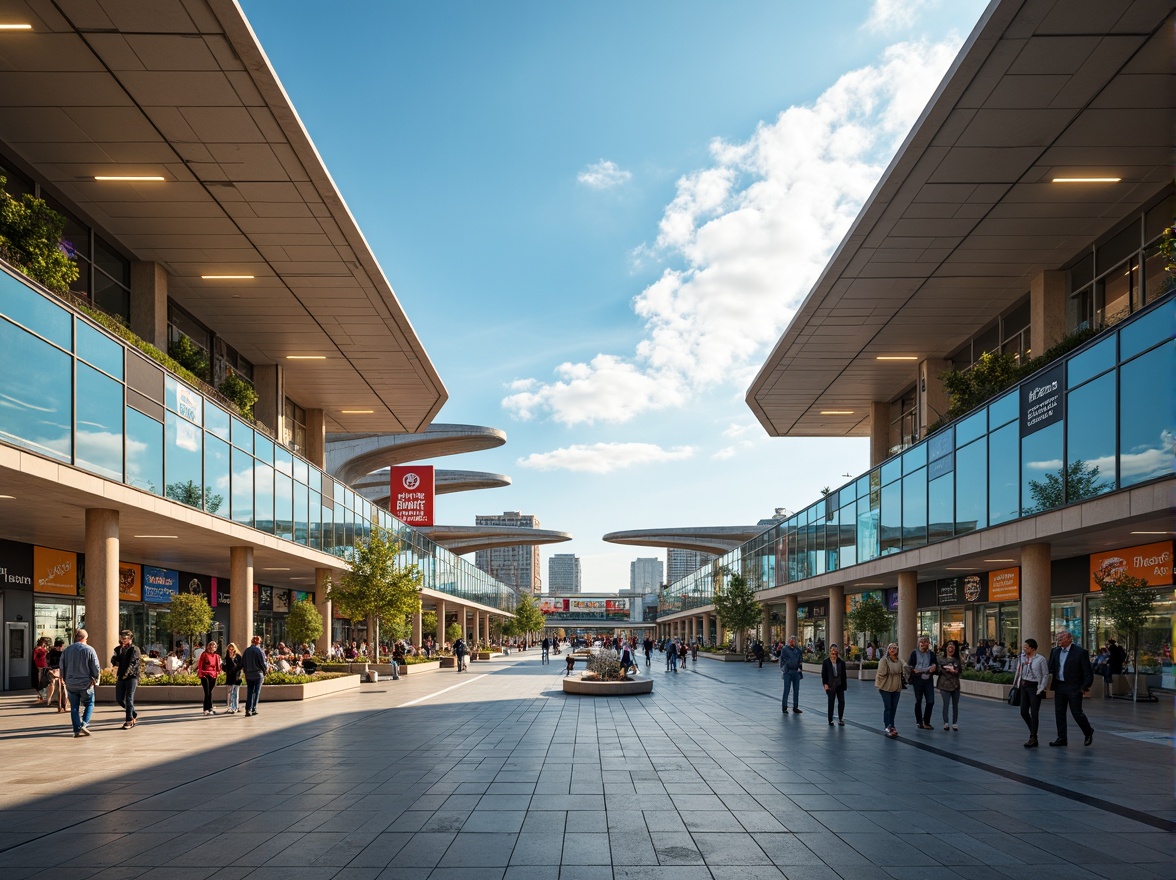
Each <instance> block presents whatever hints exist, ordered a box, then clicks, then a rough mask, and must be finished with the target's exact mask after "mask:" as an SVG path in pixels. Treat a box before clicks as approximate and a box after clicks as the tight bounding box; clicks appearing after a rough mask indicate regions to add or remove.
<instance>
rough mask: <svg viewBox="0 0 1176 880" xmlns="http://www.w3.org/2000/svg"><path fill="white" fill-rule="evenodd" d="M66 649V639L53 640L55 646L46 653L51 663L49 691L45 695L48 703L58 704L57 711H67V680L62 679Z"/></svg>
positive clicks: (48, 661)
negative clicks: (62, 657)
mask: <svg viewBox="0 0 1176 880" xmlns="http://www.w3.org/2000/svg"><path fill="white" fill-rule="evenodd" d="M64 650H65V639H63V638H60V637H59V638H56V639H54V640H53V647H52V648H50V649H49V653H48V655H46V662H47V663H48V664H49V693H48V694H47V695H46V697H45V702H46V704H47V705H50V706H52V705H53V704H54V703H56V704H57V711H58V712H59V713H60V712H64V711H65V682H63V681H62V680H61V654H62V652H63V651H64Z"/></svg>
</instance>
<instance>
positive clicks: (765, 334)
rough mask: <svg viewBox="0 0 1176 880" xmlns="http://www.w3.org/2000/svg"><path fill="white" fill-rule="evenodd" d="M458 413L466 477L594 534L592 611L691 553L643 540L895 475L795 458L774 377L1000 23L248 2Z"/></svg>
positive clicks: (855, 14) (671, 0)
mask: <svg viewBox="0 0 1176 880" xmlns="http://www.w3.org/2000/svg"><path fill="white" fill-rule="evenodd" d="M242 5H243V7H244V9H245V12H246V15H247V16H248V18H249V20H250V22H251V23H252V24H253V27H254V29H255V30H256V32H257V34H258V37H259V38H260V41H261V44H262V46H263V48H264V49H265V51H266V53H267V54H268V55H269V58H270V61H271V63H272V64H273V66H274V68H275V69H276V70H277V73H278V76H279V78H280V79H281V80H282V83H283V84H284V86H285V87H286V90H287V92H288V93H289V94H290V97H291V99H292V101H293V103H294V106H295V108H296V109H297V110H298V113H299V115H300V116H301V118H302V121H303V123H304V125H305V126H306V128H307V130H308V131H309V132H310V135H311V137H312V138H313V140H314V142H315V144H316V146H317V147H318V149H319V152H320V153H321V154H322V156H323V159H324V160H325V163H326V165H327V168H328V169H329V170H330V172H331V174H332V176H333V177H334V179H335V181H336V183H337V184H338V186H339V189H340V190H341V192H342V194H343V197H344V199H345V200H346V201H347V203H348V205H349V207H350V208H351V210H352V212H353V213H354V215H355V216H356V218H357V220H358V222H359V225H360V227H361V229H363V231H364V234H365V235H366V236H367V239H368V241H369V243H370V244H371V246H372V249H373V251H374V252H375V254H376V257H377V258H378V259H379V261H380V263H381V265H382V266H383V268H384V271H385V273H386V274H387V276H388V279H389V281H390V282H391V283H392V286H393V288H394V289H395V291H396V294H397V296H398V297H399V299H400V301H401V303H402V304H403V306H404V308H405V310H406V311H407V313H408V315H409V318H410V319H411V320H412V322H413V325H414V326H415V328H416V330H417V333H418V334H419V335H420V337H421V339H422V341H423V342H424V345H425V347H426V349H427V351H428V352H429V355H430V357H431V358H432V360H433V362H434V364H435V365H436V367H437V370H438V372H439V373H440V375H441V377H442V379H443V381H444V382H445V384H446V387H447V388H448V390H449V394H450V398H449V402H448V403H447V404H446V406H445V408H444V409H443V410H442V412H441V415H440V417H439V418H438V421H440V422H457V423H468V424H479V425H491V426H494V427H499V428H502V429H504V430H505V431H506V432H507V436H508V441H507V444H506V445H505V446H504V447H502V448H500V449H497V450H492V451H487V452H480V453H475V454H469V455H463V456H451V457H446V458H441V459H437V460H436V461H435V462H433V463H434V464H436V465H437V466H438V467H450V468H463V469H466V468H468V469H472V470H485V471H491V472H497V473H505V474H508V475H510V476H511V477H512V479H513V481H514V483H513V485H512V486H510V487H509V488H505V489H493V490H486V491H481V492H470V493H458V494H452V495H444V496H440V497H439V498H438V501H437V517H438V521H439V522H443V523H447V524H472V523H473V519H474V516H475V514H478V513H500V512H502V511H503V510H521V511H523V512H524V513H531V514H534V515H536V516H538V517H539V519H540V522H541V524H542V526H543V527H544V528H551V529H557V530H560V531H567V532H571V533H572V534H573V535H574V536H575V539H574V540H573V541H572V542H570V543H565V544H558V545H550V546H547V547H544V548H543V550H542V554H543V578H544V582H545V583H546V575H547V572H546V560H547V558H548V556H549V555H550V554H552V553H568V552H571V553H576V554H578V555H579V556H580V557H581V559H582V560H583V573H584V588H585V589H586V590H592V591H604V592H614V591H616V590H617V589H619V588H622V587H626V586H628V574H629V562H630V561H631V560H632V559H634V558H635V557H637V556H660V557H662V558H663V559H664V551H663V550H657V549H654V548H649V549H641V548H632V547H619V546H615V545H609V544H605V543H603V542H602V541H601V540H600V536H601V535H603V534H604V533H606V532H609V531H613V530H619V529H639V528H658V527H665V526H690V525H733V524H745V523H753V522H755V521H757V520H759V519H761V518H763V517H767V516H770V515H771V514H772V511H773V509H774V508H776V507H787V508H789V509H791V510H797V509H800V508H803V507H805V506H807V505H808V504H809V503H811V502H812V501H814V500H816V499H817V498H818V497H819V494H820V489H821V487H823V486H827V485H828V486H834V487H835V486H837V485H840V483H842V482H844V481H845V478H844V477H843V476H842V475H843V474H846V473H849V474H852V475H854V476H857V475H858V474H859V473H861V472H862V471H864V470H865V469H866V467H867V465H868V450H867V444H866V441H865V440H850V439H841V440H806V439H791V438H768V437H767V436H766V434H765V432H764V431H763V429H762V428H761V427H759V425H758V424H757V423H756V422H755V419H754V418H753V417H752V415H751V412H750V410H749V409H748V408H747V406H746V403H745V402H744V394H745V392H746V389H747V387H748V384H749V383H750V380H751V378H752V377H753V376H754V374H755V372H756V370H757V369H758V368H759V366H760V364H762V362H763V360H764V357H765V356H766V354H767V352H768V351H769V350H770V348H771V346H772V344H773V343H774V342H775V340H776V339H777V338H778V337H779V335H780V333H781V332H782V331H783V329H784V327H785V326H786V325H787V322H788V320H789V319H790V317H791V315H792V314H793V313H794V311H795V309H796V307H797V306H798V305H799V303H800V302H801V300H802V299H803V297H804V295H805V294H806V293H807V292H808V290H809V288H810V287H811V286H812V284H813V282H814V281H815V280H816V277H817V274H818V273H819V271H820V269H821V268H822V267H823V266H824V264H825V262H826V261H827V259H828V256H829V254H830V253H831V252H832V250H833V248H835V247H836V244H837V242H838V241H840V239H841V237H842V236H843V235H844V233H845V231H846V230H847V229H848V226H849V223H850V222H851V221H852V219H853V217H854V216H855V215H856V213H857V210H858V209H859V208H860V206H861V204H862V202H863V201H864V200H865V199H866V198H867V197H868V195H869V193H870V191H871V189H872V188H873V185H874V183H876V181H877V179H878V177H879V176H880V174H881V173H882V171H883V170H884V169H885V166H886V164H887V162H888V161H889V159H890V158H891V156H892V155H893V153H894V151H895V150H896V148H897V147H898V145H899V144H900V143H901V142H902V139H903V137H904V136H905V134H906V133H907V131H909V129H910V126H911V124H912V123H913V122H914V121H915V119H917V117H918V114H919V112H920V111H921V110H922V108H923V106H924V105H925V104H926V102H927V100H928V99H929V98H930V96H931V94H932V92H933V89H934V87H935V85H936V83H938V81H939V80H940V79H941V77H942V75H943V73H944V72H945V71H946V70H947V68H948V66H949V64H950V63H951V60H952V59H953V58H954V57H955V55H956V53H957V51H958V49H959V47H960V45H961V44H962V42H963V40H964V39H966V37H967V35H968V34H969V33H970V31H971V30H972V28H973V27H974V25H975V23H976V21H977V20H978V19H979V17H980V15H981V14H982V12H983V9H984V6H985V4H984V3H982V2H979V0H938V2H936V0H874V2H866V0H827V2H822V3H784V2H779V0H776V2H758V0H754V2H753V0H733V2H724V3H718V2H698V0H642V2H639V3H622V2H619V0H617V2H540V0H531V2H515V0H497V2H493V3H487V2H484V0H469V2H423V0H420V2H418V0H413V2H402V0H388V2H383V0H381V2H376V0H369V2H356V0H349V2H340V3H335V4H331V5H330V10H329V14H324V9H325V8H326V7H324V6H323V4H322V3H321V2H310V0H242Z"/></svg>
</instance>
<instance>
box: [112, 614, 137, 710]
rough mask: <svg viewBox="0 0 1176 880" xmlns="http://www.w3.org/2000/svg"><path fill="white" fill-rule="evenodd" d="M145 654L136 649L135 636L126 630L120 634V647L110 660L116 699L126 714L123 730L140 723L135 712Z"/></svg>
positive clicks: (115, 650)
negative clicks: (112, 668)
mask: <svg viewBox="0 0 1176 880" xmlns="http://www.w3.org/2000/svg"><path fill="white" fill-rule="evenodd" d="M142 658H143V652H142V651H140V650H139V649H138V648H137V647H135V634H134V633H132V632H131V631H130V630H129V629H124V630H123V631H122V632H120V633H119V634H118V647H117V648H115V649H114V654H113V656H111V658H110V665H111V666H113V667H114V699H115V701H116V702H117V703H118V704H119V705H120V706H122V707H123V710H124V711H125V712H126V720H125V721H124V722H123V726H122V729H123V730H130V729H131V728H132V727H134V726H135V725H136V724H138V723H139V721H138V718H139V713H138V712H136V711H135V691H136V689H138V687H139V671H140V662H141V660H142Z"/></svg>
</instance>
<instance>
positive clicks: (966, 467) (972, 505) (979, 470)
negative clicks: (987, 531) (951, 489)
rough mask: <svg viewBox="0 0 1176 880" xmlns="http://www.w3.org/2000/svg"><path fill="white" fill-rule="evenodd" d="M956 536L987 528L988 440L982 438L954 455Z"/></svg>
mask: <svg viewBox="0 0 1176 880" xmlns="http://www.w3.org/2000/svg"><path fill="white" fill-rule="evenodd" d="M956 465H957V466H956V469H955V504H956V516H955V533H956V534H957V535H963V534H966V533H968V532H974V531H976V529H982V528H985V527H986V526H987V525H988V440H987V439H985V438H981V439H979V440H977V441H975V442H974V443H969V444H968V445H967V446H965V447H964V448H963V449H960V450H959V451H957V452H956Z"/></svg>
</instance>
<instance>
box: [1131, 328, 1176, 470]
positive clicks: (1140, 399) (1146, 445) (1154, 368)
mask: <svg viewBox="0 0 1176 880" xmlns="http://www.w3.org/2000/svg"><path fill="white" fill-rule="evenodd" d="M1173 376H1176V342H1169V343H1168V344H1167V345H1162V346H1160V347H1159V348H1156V349H1153V350H1152V351H1150V352H1148V353H1147V354H1145V355H1141V356H1140V357H1137V358H1136V359H1135V360H1133V361H1131V362H1130V363H1126V364H1124V365H1123V366H1122V367H1121V368H1120V369H1119V485H1120V487H1126V486H1134V485H1135V484H1136V483H1142V482H1143V481H1144V480H1153V479H1155V478H1157V477H1164V476H1167V475H1169V474H1171V473H1172V472H1173V463H1172V438H1173V437H1174V436H1176V413H1174V412H1173V409H1174V407H1176V382H1174V380H1173Z"/></svg>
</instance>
